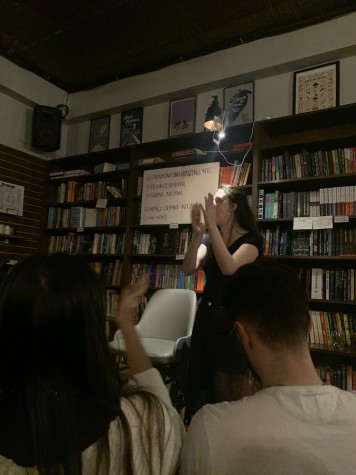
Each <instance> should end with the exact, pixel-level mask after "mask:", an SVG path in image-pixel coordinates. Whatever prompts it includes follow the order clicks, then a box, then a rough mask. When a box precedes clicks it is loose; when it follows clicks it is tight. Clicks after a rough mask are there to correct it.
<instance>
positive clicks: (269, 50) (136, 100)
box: [0, 13, 356, 157]
mask: <svg viewBox="0 0 356 475" xmlns="http://www.w3.org/2000/svg"><path fill="white" fill-rule="evenodd" d="M355 24H356V13H352V14H349V15H345V16H342V17H339V18H336V19H334V20H331V21H329V22H325V23H322V24H318V25H314V26H312V27H308V28H304V29H300V30H297V31H294V32H291V33H287V34H284V35H279V36H274V37H271V38H265V39H263V40H258V41H255V42H252V43H247V44H244V45H240V46H237V47H234V48H230V49H227V50H223V51H220V52H218V53H214V54H210V55H207V56H203V57H201V58H197V59H193V60H190V61H186V62H182V63H179V64H177V65H173V66H170V67H167V68H164V69H161V70H159V71H155V72H151V73H148V74H144V75H141V76H135V77H132V78H128V79H124V80H121V81H116V82H113V83H110V84H107V85H105V86H102V87H98V88H95V89H92V90H90V91H83V92H79V93H76V94H72V95H70V96H69V98H68V105H69V107H70V111H71V112H70V114H69V116H68V118H67V120H66V121H65V124H64V127H63V128H62V132H63V134H62V147H61V150H60V151H58V152H56V153H52V154H47V155H49V156H50V157H54V156H60V155H64V154H65V155H73V154H79V153H86V152H87V151H88V142H89V130H90V120H91V118H93V117H100V116H102V115H107V114H110V115H111V124H110V140H109V148H114V147H118V146H119V144H120V120H121V112H122V111H124V110H127V109H132V108H136V107H141V106H143V107H144V115H143V141H144V142H147V141H153V140H159V139H164V138H166V137H167V136H168V123H169V108H170V101H172V100H176V99H179V98H184V97H190V96H191V95H196V96H197V121H196V131H199V130H202V129H201V127H200V125H201V124H200V123H201V122H202V121H203V119H204V115H205V112H206V109H207V106H208V104H209V101H211V96H212V95H213V94H218V95H219V97H220V98H222V97H223V89H224V88H225V87H228V86H233V85H237V84H241V83H245V82H248V81H255V118H256V119H257V120H260V119H262V118H264V117H266V116H270V117H281V116H284V115H289V114H291V113H292V102H293V72H294V71H296V70H298V69H302V68H306V67H310V66H315V65H318V64H322V63H325V62H330V61H335V60H340V104H341V105H343V104H348V103H354V102H356V88H355V87H354V81H355V76H356V74H355V73H356V28H355V27H354V25H355ZM331 32H332V34H331ZM0 68H1V69H0V70H1V71H3V69H4V68H5V71H6V74H4V75H3V74H2V75H1V76H0V120H1V123H2V124H3V123H4V122H6V125H5V128H4V129H3V130H1V129H2V127H0V143H4V144H5V145H9V146H11V147H14V148H17V149H20V150H23V149H26V148H27V147H28V144H29V141H28V140H29V136H28V130H29V129H28V115H29V112H31V107H32V106H33V105H34V104H36V103H38V104H44V105H50V106H56V105H57V104H59V103H65V101H66V99H67V98H66V94H65V93H64V92H63V91H61V90H60V89H58V88H55V86H52V85H50V84H48V83H46V82H45V81H43V80H42V79H40V78H37V77H36V76H34V75H33V74H31V73H29V72H28V71H24V70H21V69H20V68H18V67H16V66H14V65H12V64H11V63H9V62H8V61H6V60H4V59H2V58H0ZM24 116H25V119H24ZM67 129H68V130H67ZM26 151H29V150H26Z"/></svg>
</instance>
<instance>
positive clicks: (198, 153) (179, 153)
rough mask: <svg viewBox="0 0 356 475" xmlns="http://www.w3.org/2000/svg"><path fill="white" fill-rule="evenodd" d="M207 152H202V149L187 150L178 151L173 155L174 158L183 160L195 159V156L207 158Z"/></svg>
mask: <svg viewBox="0 0 356 475" xmlns="http://www.w3.org/2000/svg"><path fill="white" fill-rule="evenodd" d="M205 155H207V153H206V152H203V150H200V148H195V147H194V148H186V149H184V150H177V151H176V152H172V153H171V157H172V158H182V157H190V156H191V157H194V156H200V157H201V156H205Z"/></svg>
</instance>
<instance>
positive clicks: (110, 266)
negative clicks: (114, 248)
mask: <svg viewBox="0 0 356 475" xmlns="http://www.w3.org/2000/svg"><path fill="white" fill-rule="evenodd" d="M90 266H91V267H92V268H93V269H94V270H95V272H96V273H97V274H98V275H99V276H100V278H101V279H102V280H103V282H104V284H105V285H108V286H114V285H120V284H121V278H122V267H123V265H122V261H120V260H119V259H115V261H108V262H107V261H92V262H90Z"/></svg>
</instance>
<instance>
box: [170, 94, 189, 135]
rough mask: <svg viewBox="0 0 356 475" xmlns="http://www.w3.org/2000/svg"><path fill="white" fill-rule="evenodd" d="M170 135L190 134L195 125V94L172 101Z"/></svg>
mask: <svg viewBox="0 0 356 475" xmlns="http://www.w3.org/2000/svg"><path fill="white" fill-rule="evenodd" d="M170 109H171V110H170V112H171V113H170V118H169V136H170V137H174V136H176V135H183V134H190V133H192V132H194V127H195V96H194V97H189V98H188V99H181V100H179V101H173V102H171V107H170Z"/></svg>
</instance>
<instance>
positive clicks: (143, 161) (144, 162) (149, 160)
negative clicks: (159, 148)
mask: <svg viewBox="0 0 356 475" xmlns="http://www.w3.org/2000/svg"><path fill="white" fill-rule="evenodd" d="M161 162H164V160H163V158H161V157H147V158H139V159H138V161H137V165H149V164H150V163H161Z"/></svg>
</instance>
